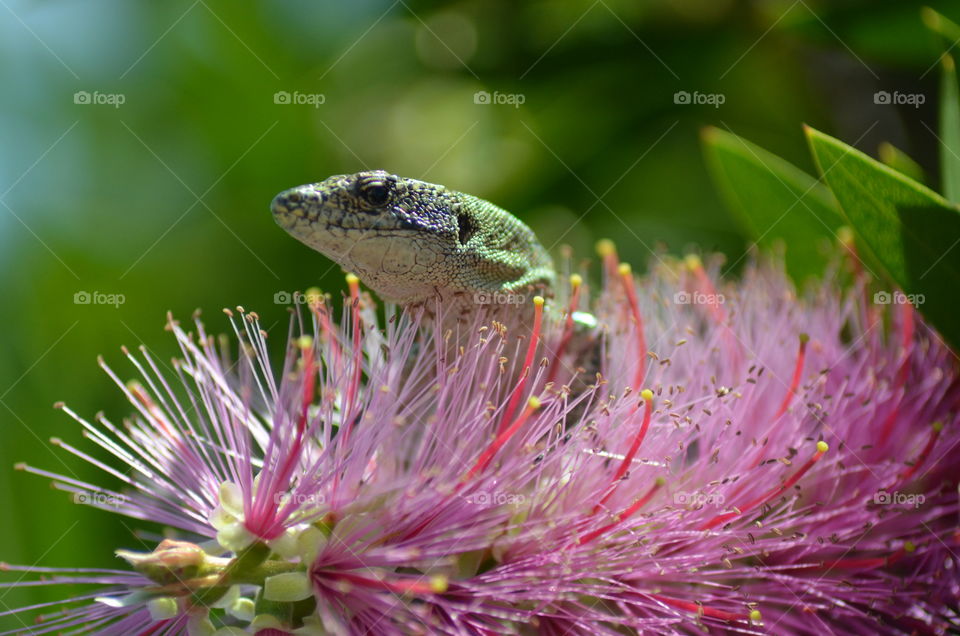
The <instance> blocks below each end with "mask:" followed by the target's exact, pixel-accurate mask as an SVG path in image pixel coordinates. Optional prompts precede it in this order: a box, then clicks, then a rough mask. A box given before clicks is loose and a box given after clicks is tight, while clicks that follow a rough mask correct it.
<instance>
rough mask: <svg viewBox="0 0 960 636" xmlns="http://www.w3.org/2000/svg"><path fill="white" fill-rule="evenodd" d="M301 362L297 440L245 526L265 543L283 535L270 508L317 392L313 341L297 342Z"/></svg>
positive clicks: (300, 445) (275, 511)
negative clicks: (301, 381)
mask: <svg viewBox="0 0 960 636" xmlns="http://www.w3.org/2000/svg"><path fill="white" fill-rule="evenodd" d="M297 344H298V346H299V347H300V354H301V360H302V361H303V371H302V372H303V373H304V382H303V393H302V394H301V399H300V413H299V416H298V418H297V422H296V427H297V431H296V437H295V438H294V440H293V445H292V446H291V447H290V449H289V450H288V451H287V452H286V456H285V457H284V458H283V463H282V464H281V465H280V468H279V470H278V471H277V473H276V475H275V476H274V477H273V479H270V480H269V481H268V482H267V483H262V484H261V487H260V488H259V489H258V492H257V498H256V501H255V502H254V505H253V510H252V511H251V514H250V515H249V518H248V519H246V521H245V523H244V525H245V526H246V528H247V530H249V531H250V532H251V533H252V534H254V535H256V536H258V537H260V538H262V539H266V540H268V541H269V540H271V539H275V538H276V537H278V536H280V534H281V533H282V532H283V524H282V522H281V520H280V519H279V518H278V513H279V512H280V509H279V508H277V507H275V506H274V505H273V502H274V501H275V499H276V498H275V494H276V493H277V492H278V489H279V488H285V487H286V484H287V482H288V481H289V479H290V476H291V475H292V474H293V469H294V468H295V467H296V465H297V462H298V461H299V460H300V455H301V452H302V450H303V439H304V433H305V432H306V430H307V421H308V417H309V409H310V404H311V403H312V402H313V393H314V391H315V389H316V375H317V367H316V363H315V361H314V357H313V349H314V343H313V338H311V337H309V336H303V337H301V338H300V339H299V340H298V341H297Z"/></svg>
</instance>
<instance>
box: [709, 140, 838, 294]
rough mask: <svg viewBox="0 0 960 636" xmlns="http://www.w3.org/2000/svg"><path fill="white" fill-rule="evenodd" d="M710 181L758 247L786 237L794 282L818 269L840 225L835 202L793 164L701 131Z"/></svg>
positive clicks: (751, 146) (814, 181) (788, 263)
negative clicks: (712, 181) (710, 175)
mask: <svg viewBox="0 0 960 636" xmlns="http://www.w3.org/2000/svg"><path fill="white" fill-rule="evenodd" d="M701 137H702V139H703V144H704V153H705V155H706V159H707V164H708V166H709V168H710V172H711V173H712V175H713V178H714V181H715V183H716V184H717V187H718V188H719V190H720V192H721V193H722V195H723V197H724V199H725V200H726V202H727V205H728V206H729V207H730V209H731V210H732V211H733V213H734V215H735V217H736V218H737V219H738V220H739V221H740V223H741V225H742V226H743V227H744V229H745V230H746V232H747V233H748V235H749V236H750V237H751V238H752V239H753V240H754V241H756V242H757V243H758V244H760V245H770V244H771V243H773V242H775V241H777V240H779V239H785V243H786V246H787V247H786V264H787V271H788V272H790V274H791V275H792V276H793V277H794V279H795V280H797V281H798V282H800V281H802V280H803V279H804V278H805V277H807V276H810V275H816V274H819V273H821V272H822V271H823V266H824V264H825V262H826V259H825V257H824V254H825V250H824V249H823V246H824V245H825V244H827V243H828V242H829V241H831V240H833V238H834V236H835V235H834V232H835V231H836V229H837V228H838V227H839V226H840V225H841V219H840V212H839V208H838V206H837V203H836V201H835V200H834V198H833V196H832V195H831V194H830V191H829V190H827V188H825V187H824V186H823V185H822V184H821V183H819V182H818V181H817V180H816V179H814V178H813V177H812V176H810V175H809V174H807V173H805V172H803V171H802V170H800V169H799V168H797V167H796V166H794V165H793V164H791V163H789V162H787V161H785V160H784V159H781V158H780V157H778V156H776V155H774V154H771V153H770V152H767V151H766V150H764V149H763V148H761V147H759V146H756V145H754V144H752V143H750V142H749V141H746V140H745V139H743V138H741V137H738V136H737V135H734V134H733V133H729V132H726V131H724V130H720V129H719V128H713V127H708V128H704V129H703V131H702V133H701Z"/></svg>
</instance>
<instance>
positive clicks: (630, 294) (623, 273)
mask: <svg viewBox="0 0 960 636" xmlns="http://www.w3.org/2000/svg"><path fill="white" fill-rule="evenodd" d="M617 272H618V273H619V274H620V281H621V282H622V283H623V288H624V291H626V292H627V302H628V303H629V305H630V315H631V316H632V317H633V321H634V322H635V323H636V325H637V365H638V366H637V375H636V377H635V378H634V380H633V388H634V389H636V390H640V387H641V386H643V380H644V375H645V374H646V370H647V369H646V363H647V340H646V337H645V336H644V333H643V318H642V316H641V315H640V303H639V302H637V288H636V286H635V285H634V284H633V275H632V274H631V272H630V264H629V263H623V264H621V265H620V267H618V268H617Z"/></svg>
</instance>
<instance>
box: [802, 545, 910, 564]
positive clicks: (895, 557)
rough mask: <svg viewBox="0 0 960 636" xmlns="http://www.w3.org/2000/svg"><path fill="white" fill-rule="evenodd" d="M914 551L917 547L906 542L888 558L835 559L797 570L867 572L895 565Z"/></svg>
mask: <svg viewBox="0 0 960 636" xmlns="http://www.w3.org/2000/svg"><path fill="white" fill-rule="evenodd" d="M916 549H917V547H916V546H915V545H914V544H913V542H912V541H906V542H904V544H903V547H902V548H900V549H899V550H897V551H896V552H894V553H892V554H890V555H889V556H885V557H867V558H856V559H836V560H834V561H824V562H823V563H812V564H810V565H804V566H800V567H799V569H805V570H806V569H826V570H836V569H841V570H843V569H855V570H869V569H873V568H882V567H886V566H888V565H892V564H894V563H896V562H897V561H899V560H900V559H902V558H903V557H905V556H906V555H908V554H910V553H912V552H913V551H914V550H916Z"/></svg>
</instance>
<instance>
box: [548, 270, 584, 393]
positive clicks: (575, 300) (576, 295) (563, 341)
mask: <svg viewBox="0 0 960 636" xmlns="http://www.w3.org/2000/svg"><path fill="white" fill-rule="evenodd" d="M582 284H583V278H582V277H581V276H580V275H579V274H574V275H573V276H571V277H570V288H571V294H570V303H569V304H568V305H567V319H566V321H565V322H564V324H563V336H561V338H560V344H559V345H557V351H556V353H554V354H553V360H552V361H551V362H550V373H549V374H548V375H547V384H551V383H552V382H553V381H554V380H555V379H556V377H557V372H558V371H560V360H561V359H562V358H563V354H564V353H566V352H567V346H568V345H569V344H570V339H571V338H572V337H573V312H575V311H576V310H577V305H579V304H580V287H581V285H582Z"/></svg>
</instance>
